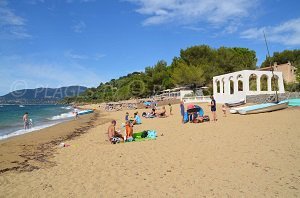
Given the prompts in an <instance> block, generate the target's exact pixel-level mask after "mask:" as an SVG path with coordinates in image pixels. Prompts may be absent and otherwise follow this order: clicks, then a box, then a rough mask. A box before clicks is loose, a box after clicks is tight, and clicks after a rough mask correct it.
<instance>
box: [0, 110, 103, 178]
mask: <svg viewBox="0 0 300 198" xmlns="http://www.w3.org/2000/svg"><path fill="white" fill-rule="evenodd" d="M99 118H100V112H99V111H97V112H95V113H93V114H89V115H83V116H80V118H79V119H77V120H70V121H67V122H63V123H60V124H57V125H54V126H51V127H48V128H45V129H41V130H37V131H33V132H30V133H27V134H23V135H20V136H15V137H12V138H8V139H4V140H2V141H0V173H4V172H7V171H11V170H17V171H32V170H34V169H39V168H40V167H46V166H54V165H55V162H52V161H51V158H52V157H53V154H54V153H55V147H57V145H59V144H60V143H61V142H64V141H67V140H71V139H74V138H75V137H77V136H79V135H81V134H84V133H86V132H87V131H88V129H90V128H92V127H95V126H96V125H99V124H101V123H104V122H106V121H107V120H106V119H102V120H101V121H100V120H99Z"/></svg>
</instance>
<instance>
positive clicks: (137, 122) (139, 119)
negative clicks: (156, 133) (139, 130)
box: [132, 112, 142, 125]
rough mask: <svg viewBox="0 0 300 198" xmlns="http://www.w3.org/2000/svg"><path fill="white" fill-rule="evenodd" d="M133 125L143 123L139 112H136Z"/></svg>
mask: <svg viewBox="0 0 300 198" xmlns="http://www.w3.org/2000/svg"><path fill="white" fill-rule="evenodd" d="M132 124H133V125H136V124H142V119H141V118H140V116H139V115H138V112H135V113H134V120H133V122H132Z"/></svg>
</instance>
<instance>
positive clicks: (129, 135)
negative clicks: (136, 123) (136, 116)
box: [125, 121, 133, 141]
mask: <svg viewBox="0 0 300 198" xmlns="http://www.w3.org/2000/svg"><path fill="white" fill-rule="evenodd" d="M125 128H126V129H125V130H126V140H128V141H130V140H132V136H133V128H132V125H131V123H130V121H126V123H125Z"/></svg>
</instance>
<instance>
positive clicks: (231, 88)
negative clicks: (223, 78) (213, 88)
mask: <svg viewBox="0 0 300 198" xmlns="http://www.w3.org/2000/svg"><path fill="white" fill-rule="evenodd" d="M229 88H230V94H234V81H233V77H232V76H231V77H229Z"/></svg>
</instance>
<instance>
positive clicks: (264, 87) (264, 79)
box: [260, 74, 268, 91]
mask: <svg viewBox="0 0 300 198" xmlns="http://www.w3.org/2000/svg"><path fill="white" fill-rule="evenodd" d="M260 91H268V76H267V75H265V74H263V75H262V76H261V77H260Z"/></svg>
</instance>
